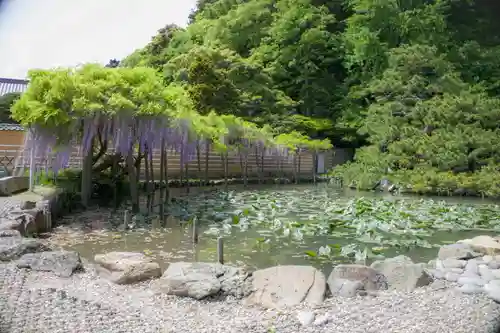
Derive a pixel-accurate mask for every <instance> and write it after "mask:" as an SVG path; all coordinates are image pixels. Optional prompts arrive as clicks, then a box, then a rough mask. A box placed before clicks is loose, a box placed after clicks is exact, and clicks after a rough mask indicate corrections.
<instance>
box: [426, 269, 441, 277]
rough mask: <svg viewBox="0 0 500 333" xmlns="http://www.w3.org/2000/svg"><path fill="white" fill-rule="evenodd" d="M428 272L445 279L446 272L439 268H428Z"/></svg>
mask: <svg viewBox="0 0 500 333" xmlns="http://www.w3.org/2000/svg"><path fill="white" fill-rule="evenodd" d="M427 272H428V273H429V274H430V275H432V277H433V278H434V279H444V275H445V272H443V271H442V270H439V269H428V270H427Z"/></svg>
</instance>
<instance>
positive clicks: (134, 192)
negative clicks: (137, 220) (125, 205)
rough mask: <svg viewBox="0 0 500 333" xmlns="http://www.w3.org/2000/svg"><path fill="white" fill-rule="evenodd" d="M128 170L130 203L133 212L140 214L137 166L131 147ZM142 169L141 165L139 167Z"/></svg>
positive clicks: (127, 161)
mask: <svg viewBox="0 0 500 333" xmlns="http://www.w3.org/2000/svg"><path fill="white" fill-rule="evenodd" d="M126 163H127V169H128V181H129V186H130V201H131V202H132V212H133V213H138V212H139V189H138V184H139V182H138V181H137V174H136V166H135V165H134V155H133V148H132V147H130V151H129V153H128V156H127V158H126ZM138 167H140V164H139V165H138Z"/></svg>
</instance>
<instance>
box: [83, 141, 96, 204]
mask: <svg viewBox="0 0 500 333" xmlns="http://www.w3.org/2000/svg"><path fill="white" fill-rule="evenodd" d="M93 145H94V139H93V138H92V139H90V147H89V149H88V151H87V153H86V155H85V156H84V158H83V165H82V205H83V207H88V206H89V204H90V197H91V195H92V165H93V158H92V157H93V156H92V152H93Z"/></svg>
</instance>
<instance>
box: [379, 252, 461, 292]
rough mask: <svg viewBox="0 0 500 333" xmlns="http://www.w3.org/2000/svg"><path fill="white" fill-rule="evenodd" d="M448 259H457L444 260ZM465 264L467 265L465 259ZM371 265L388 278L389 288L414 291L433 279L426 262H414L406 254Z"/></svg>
mask: <svg viewBox="0 0 500 333" xmlns="http://www.w3.org/2000/svg"><path fill="white" fill-rule="evenodd" d="M448 260H455V259H446V260H445V261H444V262H446V261H448ZM458 261H459V260H456V262H455V263H454V264H457V263H458ZM463 266H465V261H464V262H463ZM463 266H462V267H463ZM371 267H372V268H373V269H375V270H377V271H378V272H380V273H382V274H383V275H384V276H385V277H386V278H387V283H388V284H389V289H393V290H401V291H413V290H414V289H415V288H417V287H423V286H426V285H428V284H430V283H431V282H432V281H433V278H432V276H431V275H430V274H429V273H427V271H426V269H425V265H424V264H414V263H413V262H412V261H411V259H410V258H408V257H404V256H399V257H395V258H390V259H386V260H381V261H375V262H374V263H373V264H372V265H371Z"/></svg>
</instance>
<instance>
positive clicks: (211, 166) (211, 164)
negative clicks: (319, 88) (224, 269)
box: [0, 145, 334, 179]
mask: <svg viewBox="0 0 500 333" xmlns="http://www.w3.org/2000/svg"><path fill="white" fill-rule="evenodd" d="M6 148H8V149H6ZM0 149H1V150H0V166H4V167H5V168H7V169H9V170H10V171H12V170H13V169H14V168H15V167H16V166H17V168H18V169H22V168H24V169H26V170H27V169H28V168H29V160H28V158H23V156H24V154H23V146H12V147H4V146H2V145H0ZM110 152H112V150H110ZM324 154H325V157H324V159H323V160H324V163H325V165H324V167H323V169H324V170H328V169H329V168H330V167H331V163H332V161H333V158H332V157H333V154H334V153H333V151H328V152H325V153H324ZM167 160H168V175H169V177H171V178H180V176H181V167H180V154H178V153H176V152H171V151H169V152H168V154H167ZM262 161H263V165H264V167H263V172H262V176H264V177H276V176H280V175H285V176H291V175H292V174H293V172H294V162H293V159H292V158H288V157H277V156H264V158H263V160H262V159H261V157H260V156H255V154H249V156H248V164H247V174H248V176H249V177H258V176H259V167H260V166H261V162H262ZM278 161H279V163H280V164H279V165H278ZM298 161H299V158H297V160H296V162H297V163H298ZM36 163H37V164H38V165H40V164H42V165H43V164H44V163H43V161H42V160H41V159H38V158H37V159H36ZM81 165H82V155H81V152H80V147H79V146H75V147H73V150H72V153H71V157H70V162H69V166H70V167H71V168H81ZM205 166H206V160H205V153H204V152H201V153H200V165H198V160H197V158H196V157H195V159H194V160H191V161H190V162H189V163H187V175H188V178H197V179H200V178H201V179H203V178H204V177H205V170H206V168H205ZM141 170H142V173H143V174H142V176H144V167H143V168H141ZM153 170H154V174H155V179H159V176H160V151H159V150H158V151H154V154H153ZM243 170H244V168H242V161H241V157H240V155H238V154H236V153H230V154H229V156H228V176H229V177H230V178H239V177H242V175H243V173H244V171H243ZM312 173H313V155H312V153H311V152H302V153H301V154H300V172H299V175H300V176H303V177H304V176H305V177H308V176H311V175H312ZM185 175H186V168H185V169H184V177H186V176H185ZM208 177H209V179H221V178H223V177H224V165H223V162H222V159H221V156H220V154H218V153H217V152H214V151H211V152H210V153H209V157H208Z"/></svg>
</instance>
